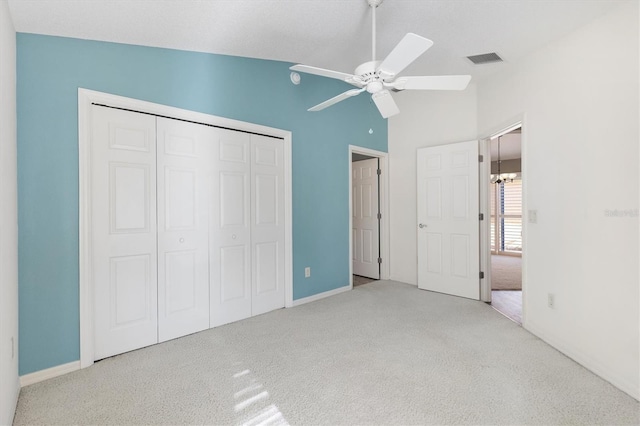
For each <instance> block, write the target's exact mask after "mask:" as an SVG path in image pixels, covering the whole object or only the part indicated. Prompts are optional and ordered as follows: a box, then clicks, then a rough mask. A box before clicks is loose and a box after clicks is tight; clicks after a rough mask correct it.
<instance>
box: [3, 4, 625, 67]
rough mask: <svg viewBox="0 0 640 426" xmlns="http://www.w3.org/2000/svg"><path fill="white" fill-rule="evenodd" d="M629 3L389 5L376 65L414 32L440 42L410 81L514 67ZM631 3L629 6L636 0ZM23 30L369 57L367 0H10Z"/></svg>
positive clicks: (335, 62) (290, 54) (324, 62)
mask: <svg viewBox="0 0 640 426" xmlns="http://www.w3.org/2000/svg"><path fill="white" fill-rule="evenodd" d="M628 1H630V0H626V1H622V0H620V1H618V0H583V1H580V0H385V1H384V2H383V4H382V5H381V6H380V7H379V8H378V9H377V18H378V19H377V22H378V24H377V30H378V31H377V32H378V37H377V40H378V49H377V51H378V55H377V56H378V59H380V58H384V56H386V54H387V53H389V52H390V51H391V49H392V48H393V47H394V46H395V45H396V44H397V43H398V42H399V41H400V39H401V38H402V37H403V36H404V34H406V33H407V32H414V33H416V34H419V35H422V36H424V37H427V38H429V39H431V40H433V41H434V43H435V44H434V46H433V47H432V48H431V49H430V50H429V51H428V52H427V53H426V54H424V55H422V57H421V58H419V59H418V60H417V61H416V62H415V63H414V64H413V65H411V66H410V67H409V68H407V69H406V71H405V72H404V73H403V74H405V75H435V74H471V75H472V76H474V77H475V78H482V77H484V76H487V75H489V74H491V73H493V72H496V71H498V70H499V69H500V68H501V67H503V66H504V64H487V65H473V64H472V63H471V62H469V61H468V60H467V59H466V56H469V55H475V54H482V53H487V52H497V53H498V54H499V55H500V56H501V57H502V58H503V59H504V60H505V62H506V63H509V62H516V61H518V60H519V59H520V58H522V57H523V56H525V55H527V54H528V53H530V52H532V51H534V50H535V49H537V48H540V47H542V46H543V45H545V44H547V43H549V42H550V41H552V40H554V39H557V38H559V37H561V36H563V35H565V34H568V33H569V32H571V31H573V30H575V29H577V28H578V27H580V26H582V25H584V24H586V23H588V22H590V21H592V20H594V19H596V18H597V17H599V16H601V15H603V14H605V13H606V12H608V11H609V10H611V9H613V8H614V7H616V6H618V5H620V4H622V3H627V2H628ZM631 1H632V0H631ZM9 6H10V10H11V14H12V17H13V20H14V25H15V28H16V31H18V32H26V33H37V34H47V35H56V36H65V37H75V38H81V39H90V40H102V41H113V42H119V43H128V44H137V45H145V46H155V47H167V48H173V49H182V50H193V51H201V52H210V53H218V54H225V55H234V56H245V57H252V58H261V59H274V60H282V61H289V62H294V63H304V64H307V65H313V66H318V67H322V68H330V69H335V70H339V71H344V72H348V73H351V72H353V70H354V69H355V67H356V66H357V65H358V64H360V63H362V62H366V61H369V60H371V10H370V8H369V6H368V4H367V2H366V1H365V0H9Z"/></svg>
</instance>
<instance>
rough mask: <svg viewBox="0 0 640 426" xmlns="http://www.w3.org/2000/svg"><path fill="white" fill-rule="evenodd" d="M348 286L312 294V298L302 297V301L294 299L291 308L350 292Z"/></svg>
mask: <svg viewBox="0 0 640 426" xmlns="http://www.w3.org/2000/svg"><path fill="white" fill-rule="evenodd" d="M351 288H352V287H351V286H350V285H346V286H344V287H338V288H336V289H333V290H329V291H325V292H323V293H318V294H314V295H313V296H308V297H303V298H302V299H296V300H294V301H293V304H292V305H291V306H292V307H293V306H300V305H304V304H305V303H310V302H315V301H316V300H320V299H324V298H325V297H331V296H335V295H336V294H340V293H344V292H345V291H349V290H351Z"/></svg>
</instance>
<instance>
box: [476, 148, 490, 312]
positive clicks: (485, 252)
mask: <svg viewBox="0 0 640 426" xmlns="http://www.w3.org/2000/svg"><path fill="white" fill-rule="evenodd" d="M478 148H479V152H480V155H482V156H483V161H482V163H480V176H479V181H478V182H479V184H480V192H479V196H480V213H482V214H483V215H484V220H482V221H480V271H483V272H484V279H480V300H481V301H483V302H489V303H490V302H491V206H490V203H491V201H490V200H491V197H490V195H491V194H489V180H490V178H489V176H490V175H491V140H490V139H481V140H480V145H479V147H478Z"/></svg>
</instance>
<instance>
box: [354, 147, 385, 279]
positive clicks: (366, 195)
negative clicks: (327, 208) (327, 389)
mask: <svg viewBox="0 0 640 426" xmlns="http://www.w3.org/2000/svg"><path fill="white" fill-rule="evenodd" d="M351 173H352V176H351V184H352V192H351V196H352V197H353V199H352V206H351V210H352V214H353V219H352V223H353V230H352V233H353V256H352V258H353V260H352V262H353V273H354V274H356V275H361V276H363V277H369V278H374V279H379V278H380V264H379V263H378V258H379V257H380V230H379V227H378V224H379V221H378V210H379V209H378V193H379V192H378V187H379V184H378V159H377V158H372V159H369V160H362V161H356V162H353V163H351Z"/></svg>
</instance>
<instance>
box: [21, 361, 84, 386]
mask: <svg viewBox="0 0 640 426" xmlns="http://www.w3.org/2000/svg"><path fill="white" fill-rule="evenodd" d="M77 370H80V361H73V362H69V363H67V364H62V365H57V366H55V367H51V368H46V369H44V370H40V371H35V372H33V373H29V374H25V375H24V376H20V387H21V388H23V387H25V386H29V385H32V384H34V383H38V382H42V381H44V380H49V379H53V378H54V377H58V376H62V375H63V374H67V373H71V372H73V371H77Z"/></svg>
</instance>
